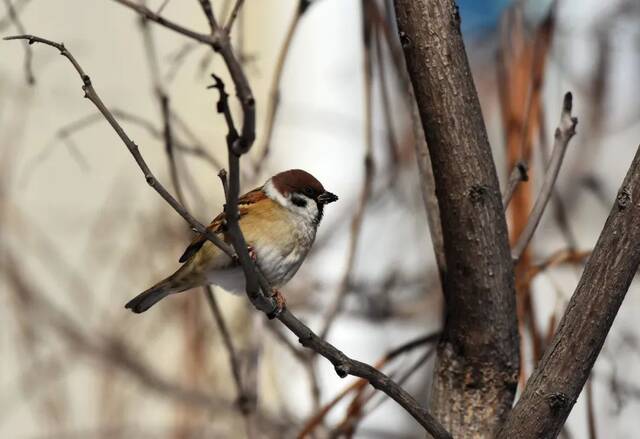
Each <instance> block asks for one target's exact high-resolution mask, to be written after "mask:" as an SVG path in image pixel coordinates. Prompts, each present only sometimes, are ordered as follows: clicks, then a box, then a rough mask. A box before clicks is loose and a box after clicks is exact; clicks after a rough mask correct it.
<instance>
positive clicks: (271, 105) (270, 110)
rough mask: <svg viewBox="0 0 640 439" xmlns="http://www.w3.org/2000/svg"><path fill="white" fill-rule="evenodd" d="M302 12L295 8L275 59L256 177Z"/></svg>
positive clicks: (268, 142) (264, 157) (268, 146)
mask: <svg viewBox="0 0 640 439" xmlns="http://www.w3.org/2000/svg"><path fill="white" fill-rule="evenodd" d="M301 16H302V12H301V10H300V8H297V9H296V11H295V13H294V15H293V17H292V18H291V22H290V23H289V26H288V27H287V33H286V35H285V37H284V42H283V43H282V47H281V48H280V51H279V52H278V57H277V59H276V66H275V69H274V71H273V76H272V77H271V85H270V86H269V96H268V100H267V120H266V122H265V128H264V129H265V133H264V138H263V140H262V144H261V145H260V148H258V150H259V151H260V157H259V158H258V159H257V160H256V162H255V165H254V173H255V174H256V175H257V174H259V173H260V169H261V168H262V166H263V165H264V163H265V162H266V160H267V157H268V155H269V152H270V151H271V139H272V138H273V130H274V126H275V122H276V116H277V114H278V108H279V107H280V81H281V80H282V72H283V71H284V64H285V61H286V59H287V55H288V54H289V49H290V48H291V42H292V41H293V35H294V34H295V31H296V29H297V28H298V24H299V23H300V17H301Z"/></svg>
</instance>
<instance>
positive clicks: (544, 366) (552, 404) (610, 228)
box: [497, 148, 640, 439]
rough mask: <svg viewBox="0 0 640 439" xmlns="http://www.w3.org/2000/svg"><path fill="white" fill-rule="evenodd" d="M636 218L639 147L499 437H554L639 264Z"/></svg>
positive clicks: (639, 191)
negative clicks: (576, 284) (575, 284)
mask: <svg viewBox="0 0 640 439" xmlns="http://www.w3.org/2000/svg"><path fill="white" fill-rule="evenodd" d="M638 218H640V148H638V150H637V152H636V156H635V158H634V159H633V162H632V163H631V166H630V168H629V171H628V172H627V176H626V177H625V179H624V181H623V183H622V186H621V187H620V190H619V192H618V196H617V197H616V201H615V203H614V205H613V207H612V209H611V212H610V214H609V218H608V219H607V222H606V223H605V225H604V228H603V229H602V232H601V234H600V238H599V239H598V242H597V243H596V246H595V248H594V249H593V253H592V254H591V257H590V258H589V260H588V262H587V265H586V267H585V269H584V272H583V274H582V277H581V278H580V282H579V283H578V286H577V287H576V290H575V292H574V294H573V296H572V297H571V300H570V301H569V304H568V305H567V308H566V311H565V314H564V316H563V317H562V320H561V321H560V324H559V326H558V329H557V331H556V333H555V335H554V337H553V339H552V341H551V343H550V344H549V347H548V348H547V350H546V351H545V354H544V356H543V357H542V360H541V361H540V363H539V364H538V367H537V368H536V369H535V371H534V372H533V374H532V376H531V378H529V381H528V382H527V385H526V387H525V389H524V391H523V393H522V396H521V397H520V399H519V401H518V403H517V404H516V406H515V407H514V409H513V410H512V411H511V413H510V414H509V416H508V417H507V420H506V421H505V423H504V425H503V426H502V427H501V428H500V430H499V432H498V435H497V437H498V438H511V437H516V436H517V437H518V438H523V439H526V438H534V437H541V436H542V437H554V436H555V435H557V434H558V432H559V431H560V429H561V428H562V426H563V425H564V423H565V421H566V418H567V416H568V415H569V413H570V411H571V408H572V407H573V404H574V403H575V401H576V399H577V397H578V395H579V394H580V391H581V390H582V387H583V386H584V384H585V382H586V381H587V379H588V377H589V374H590V372H591V369H592V368H593V365H594V363H595V360H596V358H597V356H598V354H599V352H600V350H601V349H602V345H603V344H604V341H605V338H606V336H607V334H608V332H609V330H610V328H611V325H612V323H613V320H614V318H615V316H616V314H617V313H618V311H619V309H620V306H621V305H622V301H623V299H624V297H625V295H626V293H627V290H628V288H629V285H630V284H631V281H632V280H633V278H634V276H635V274H636V272H637V270H638V266H639V265H640V246H638V245H637V243H638V242H640V221H638ZM585 341H588V342H585Z"/></svg>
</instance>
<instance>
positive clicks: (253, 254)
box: [233, 245, 258, 265]
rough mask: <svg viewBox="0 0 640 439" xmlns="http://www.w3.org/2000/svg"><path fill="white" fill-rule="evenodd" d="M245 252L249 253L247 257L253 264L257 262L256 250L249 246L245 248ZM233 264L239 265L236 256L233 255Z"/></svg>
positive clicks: (238, 259)
mask: <svg viewBox="0 0 640 439" xmlns="http://www.w3.org/2000/svg"><path fill="white" fill-rule="evenodd" d="M247 252H249V257H250V258H251V260H252V261H253V262H254V263H256V262H258V254H257V253H256V250H255V249H254V248H253V247H252V246H250V245H248V246H247ZM233 262H234V263H235V264H237V265H240V258H239V257H238V255H237V254H234V255H233Z"/></svg>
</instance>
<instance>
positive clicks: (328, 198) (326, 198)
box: [318, 191, 338, 204]
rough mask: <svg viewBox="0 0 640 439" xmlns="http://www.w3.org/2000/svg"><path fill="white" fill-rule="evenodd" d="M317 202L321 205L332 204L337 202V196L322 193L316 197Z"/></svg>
mask: <svg viewBox="0 0 640 439" xmlns="http://www.w3.org/2000/svg"><path fill="white" fill-rule="evenodd" d="M318 201H320V202H321V203H322V204H329V203H333V202H334V201H338V196H337V195H335V194H332V193H331V192H326V191H325V192H323V193H321V194H320V195H318Z"/></svg>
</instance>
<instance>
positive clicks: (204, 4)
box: [198, 0, 218, 33]
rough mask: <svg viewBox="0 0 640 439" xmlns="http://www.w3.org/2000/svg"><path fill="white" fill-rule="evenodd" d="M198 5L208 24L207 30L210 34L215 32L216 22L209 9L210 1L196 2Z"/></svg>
mask: <svg viewBox="0 0 640 439" xmlns="http://www.w3.org/2000/svg"><path fill="white" fill-rule="evenodd" d="M198 3H200V7H201V8H202V12H204V15H205V17H207V21H208V22H209V28H210V29H211V32H212V33H213V32H215V31H216V29H218V23H217V22H216V17H215V16H214V15H213V8H212V7H211V0H198Z"/></svg>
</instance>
